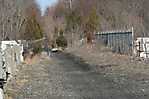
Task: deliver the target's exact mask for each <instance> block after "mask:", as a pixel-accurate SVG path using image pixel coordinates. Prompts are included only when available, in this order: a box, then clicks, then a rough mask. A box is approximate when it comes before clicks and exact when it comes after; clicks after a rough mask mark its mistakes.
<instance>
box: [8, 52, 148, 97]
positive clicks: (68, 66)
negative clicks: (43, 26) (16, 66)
mask: <svg viewBox="0 0 149 99" xmlns="http://www.w3.org/2000/svg"><path fill="white" fill-rule="evenodd" d="M21 71H22V72H21V73H20V74H19V76H17V77H16V78H15V79H13V80H12V81H11V82H10V84H8V88H7V90H6V93H7V95H8V96H9V97H11V98H10V99H149V80H145V79H144V80H141V81H136V80H134V79H131V78H129V77H128V76H127V75H119V74H107V73H103V72H102V73H100V72H97V71H96V70H94V66H91V65H89V64H87V63H85V62H84V61H83V60H81V59H79V58H77V57H74V56H72V55H69V54H64V53H57V54H54V55H53V57H52V59H51V60H43V61H41V62H39V63H38V64H36V65H30V66H28V65H25V66H23V67H22V68H21ZM18 82H19V83H18Z"/></svg>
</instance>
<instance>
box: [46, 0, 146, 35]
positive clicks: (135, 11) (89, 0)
mask: <svg viewBox="0 0 149 99" xmlns="http://www.w3.org/2000/svg"><path fill="white" fill-rule="evenodd" d="M67 1H69V0H67ZM148 5H149V1H148V0H74V1H73V2H72V8H71V9H70V7H69V2H66V1H65V0H59V2H58V3H57V4H56V5H55V6H52V7H49V8H48V9H47V11H46V15H45V17H44V18H45V20H46V22H45V24H50V23H53V24H50V27H59V26H60V28H61V27H62V28H63V29H64V30H65V29H66V28H68V27H67V26H69V29H70V28H71V27H70V26H71V25H74V26H72V27H74V28H72V29H73V32H74V31H75V33H77V34H78V33H79V32H82V31H84V29H82V27H83V28H84V26H83V25H84V23H85V22H86V20H87V19H88V16H89V14H90V12H92V8H96V9H95V10H96V13H97V15H98V17H99V20H98V21H97V22H98V25H97V30H96V31H107V30H120V29H123V30H124V29H130V28H131V27H134V30H135V37H137V36H148V34H149V33H148V30H149V26H148V24H149V18H148V16H149V12H148V8H149V7H148ZM71 11H72V12H74V13H71ZM71 14H72V16H73V17H72V23H73V24H70V23H71V22H67V21H68V20H67V19H66V17H67V16H71ZM75 17H76V18H75ZM70 18H71V17H70ZM73 19H74V20H73ZM75 19H76V20H75ZM77 20H78V23H77ZM73 21H74V22H73ZM80 22H81V23H80ZM68 23H69V24H68ZM60 24H61V25H63V26H61V25H60ZM52 25H53V26H52ZM44 28H45V32H47V33H49V34H52V33H54V28H49V27H48V26H47V27H44ZM70 30H71V29H70ZM78 31H79V32H78ZM67 32H68V31H67ZM69 32H72V31H69ZM79 35H81V34H80V33H79Z"/></svg>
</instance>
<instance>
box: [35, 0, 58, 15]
mask: <svg viewBox="0 0 149 99" xmlns="http://www.w3.org/2000/svg"><path fill="white" fill-rule="evenodd" d="M36 2H37V4H38V5H39V6H40V8H41V12H42V15H43V14H44V12H45V10H46V9H47V7H49V6H52V5H53V4H55V3H56V2H57V0H36Z"/></svg>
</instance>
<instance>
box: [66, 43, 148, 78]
mask: <svg viewBox="0 0 149 99" xmlns="http://www.w3.org/2000/svg"><path fill="white" fill-rule="evenodd" d="M67 52H69V53H73V54H74V55H77V56H79V57H81V58H83V59H84V60H85V61H86V62H87V63H89V64H94V65H95V66H96V70H97V71H100V72H105V73H118V74H127V75H129V76H133V75H137V74H140V75H149V65H148V64H147V63H145V62H143V61H137V60H134V59H133V58H132V57H131V56H127V55H120V54H116V53H112V51H111V50H110V49H108V48H107V47H104V46H102V45H97V44H95V45H93V46H90V45H84V46H82V47H80V48H69V49H68V50H67Z"/></svg>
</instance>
